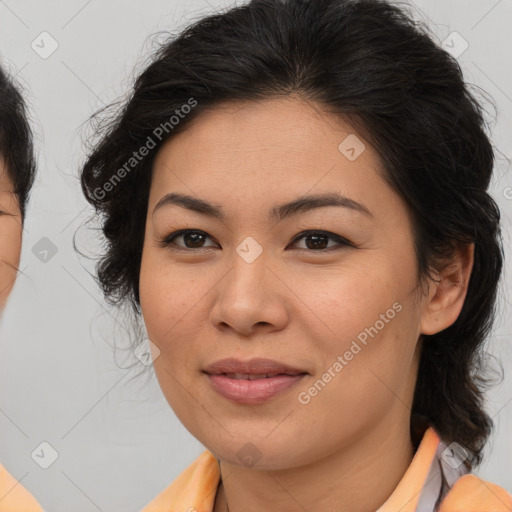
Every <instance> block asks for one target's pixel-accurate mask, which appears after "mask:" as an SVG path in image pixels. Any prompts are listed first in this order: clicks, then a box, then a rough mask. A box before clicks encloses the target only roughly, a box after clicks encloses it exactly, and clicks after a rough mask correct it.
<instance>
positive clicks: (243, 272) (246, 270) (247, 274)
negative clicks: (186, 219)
mask: <svg viewBox="0 0 512 512" xmlns="http://www.w3.org/2000/svg"><path fill="white" fill-rule="evenodd" d="M249 261H250V260H246V259H244V258H243V257H241V256H239V255H238V254H235V257H234V258H233V267H232V268H231V270H229V271H228V272H227V274H226V275H225V276H224V278H222V279H221V281H220V282H219V283H218V285H217V286H216V287H215V289H214V294H215V296H214V305H213V307H212V310H211V313H210V321H211V322H212V324H213V325H214V326H215V328H216V329H220V330H224V331H229V330H232V331H234V332H236V334H237V336H238V337H240V336H244V337H250V336H254V335H257V334H262V333H270V332H272V331H279V330H281V329H283V328H284V327H285V325H286V323H287V321H288V315H289V311H288V310H287V304H289V302H290V301H289V296H288V295H289V294H290V293H291V292H290V290H289V288H287V286H286V285H285V284H284V283H283V280H282V277H280V276H279V275H278V274H277V273H276V272H275V271H274V270H272V269H271V268H270V267H269V266H268V261H267V258H266V257H265V255H264V253H262V254H261V255H260V256H259V257H258V258H256V259H255V260H254V261H251V262H249Z"/></svg>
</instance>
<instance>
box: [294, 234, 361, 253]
mask: <svg viewBox="0 0 512 512" xmlns="http://www.w3.org/2000/svg"><path fill="white" fill-rule="evenodd" d="M301 239H304V240H305V244H306V247H305V249H302V248H299V250H300V251H305V252H322V251H325V252H330V251H331V250H335V249H337V248H339V247H340V246H342V247H343V246H344V247H346V246H349V247H355V245H354V244H353V243H352V242H351V241H350V240H347V239H346V238H343V237H341V236H339V235H335V234H334V233H329V232H327V231H305V232H304V233H301V234H300V235H299V236H297V237H296V238H295V239H294V241H293V244H296V243H297V241H298V240H301ZM329 240H332V241H334V242H335V245H334V247H332V246H331V247H328V244H329Z"/></svg>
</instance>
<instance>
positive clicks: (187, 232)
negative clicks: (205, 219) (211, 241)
mask: <svg viewBox="0 0 512 512" xmlns="http://www.w3.org/2000/svg"><path fill="white" fill-rule="evenodd" d="M206 238H210V237H209V236H208V235H207V234H206V233H205V232H204V231H198V230H192V229H182V230H180V231H176V232H174V233H171V234H170V235H169V236H167V237H166V238H165V239H164V240H163V241H162V245H163V246H164V247H168V246H174V247H172V248H173V249H174V248H177V250H180V249H183V250H189V249H190V250H194V249H204V248H207V247H211V246H205V245H203V244H204V241H205V239H206ZM179 239H182V240H183V244H181V243H179V244H177V243H176V242H175V240H179Z"/></svg>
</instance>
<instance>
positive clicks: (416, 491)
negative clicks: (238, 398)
mask: <svg viewBox="0 0 512 512" xmlns="http://www.w3.org/2000/svg"><path fill="white" fill-rule="evenodd" d="M446 449H447V446H446V444H444V443H443V442H442V441H441V439H440V438H439V436H438V434H437V432H436V431H435V430H434V429H433V428H432V427H429V428H428V429H427V430H426V431H425V433H424V435H423V439H422V440H421V443H420V445H419V446H418V449H417V450H416V453H415V455H414V457H413V460H412V461H411V464H410V465H409V467H408V468H407V471H406V472H405V473H404V475H403V477H402V479H401V480H400V482H399V483H398V485H397V487H396V488H395V490H394V491H393V493H392V494H391V496H390V497H389V498H388V499H387V500H386V502H385V503H384V504H383V505H382V506H381V507H380V508H379V509H378V511H377V512H398V511H400V512H433V511H434V510H435V504H436V501H437V500H438V499H442V498H444V499H442V502H441V507H440V508H438V511H437V512H511V511H512V495H511V494H510V493H508V492H507V491H506V490H505V489H503V488H502V487H499V486H498V485H495V484H492V483H489V482H486V481H484V480H481V479H480V478H478V477H477V476H475V475H472V474H465V473H466V470H465V467H464V465H460V466H459V467H457V468H454V467H452V466H456V464H453V463H451V460H450V459H449V457H447V455H446V454H447V452H446ZM443 453H445V455H444V456H443ZM452 460H453V459H452ZM443 476H444V478H445V480H447V481H448V488H446V487H443V486H442V480H443V479H442V477H443ZM219 482H220V469H219V463H218V461H217V459H216V458H215V457H214V455H213V454H212V453H211V452H210V451H209V450H205V451H204V452H203V453H202V454H201V455H200V456H199V457H198V458H197V459H196V460H195V461H194V462H192V463H191V464H190V465H189V466H188V467H187V468H186V469H185V470H184V471H183V472H182V473H181V474H180V475H179V476H178V477H177V478H176V479H175V480H174V481H173V482H172V483H171V485H170V486H169V487H167V488H166V489H165V490H164V491H163V492H162V493H160V494H159V495H158V496H157V497H156V498H155V499H154V500H153V501H151V503H149V504H148V505H147V506H146V507H145V508H144V509H143V510H142V512H187V511H192V510H193V511H194V512H196V511H197V512H212V510H213V505H214V502H215V496H216V493H217V487H218V485H219Z"/></svg>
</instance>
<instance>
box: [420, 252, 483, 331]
mask: <svg viewBox="0 0 512 512" xmlns="http://www.w3.org/2000/svg"><path fill="white" fill-rule="evenodd" d="M474 250H475V244H474V243H470V244H462V243H459V245H458V246H457V248H456V249H455V251H454V255H453V257H452V259H451V260H450V262H449V263H448V264H447V265H446V267H445V268H444V269H443V270H442V271H441V273H440V274H439V275H438V279H436V280H435V281H432V282H431V284H430V290H429V297H428V302H427V303H426V304H425V308H424V311H423V315H422V321H421V333H422V334H428V335H430V334H436V333H438V332H440V331H442V330H444V329H446V328H448V327H450V325H452V324H453V323H455V321H456V320H457V318H458V316H459V314H460V312H461V310H462V306H463V305H464V300H465V299H466V294H467V291H468V286H469V279H470V277H471V271H472V270H473V263H474Z"/></svg>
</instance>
